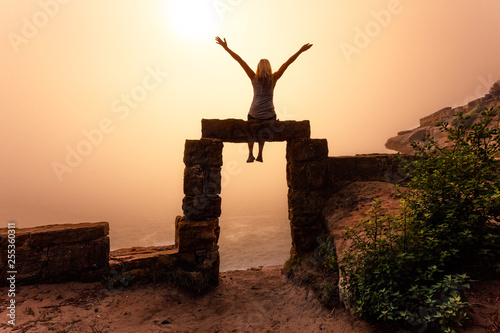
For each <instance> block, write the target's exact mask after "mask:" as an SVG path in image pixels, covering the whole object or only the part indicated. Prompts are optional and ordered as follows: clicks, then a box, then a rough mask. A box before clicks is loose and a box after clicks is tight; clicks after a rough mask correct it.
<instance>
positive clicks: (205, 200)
mask: <svg viewBox="0 0 500 333" xmlns="http://www.w3.org/2000/svg"><path fill="white" fill-rule="evenodd" d="M222 148H223V144H222V141H220V140H217V139H201V140H186V145H185V150H184V164H185V165H186V167H185V169H184V194H185V196H184V199H183V201H182V210H183V211H184V216H177V218H176V221H175V244H176V246H177V247H178V251H179V253H185V254H194V256H189V257H191V258H193V260H194V261H193V262H192V263H190V265H188V266H187V267H186V268H187V270H188V271H193V272H200V273H201V274H203V275H204V278H205V279H206V280H207V281H208V282H209V283H211V284H214V283H217V282H218V274H219V251H218V246H217V242H218V239H219V230H220V229H219V216H220V214H221V198H220V196H219V194H220V191H221V166H222Z"/></svg>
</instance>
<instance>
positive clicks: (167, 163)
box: [0, 0, 500, 230]
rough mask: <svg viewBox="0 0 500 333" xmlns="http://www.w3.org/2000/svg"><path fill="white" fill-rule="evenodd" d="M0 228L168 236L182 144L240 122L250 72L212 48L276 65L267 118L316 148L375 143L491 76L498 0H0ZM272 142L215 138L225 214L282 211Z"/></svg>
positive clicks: (352, 148) (468, 95)
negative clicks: (298, 123) (124, 228)
mask: <svg viewBox="0 0 500 333" xmlns="http://www.w3.org/2000/svg"><path fill="white" fill-rule="evenodd" d="M0 13H1V19H0V36H2V38H1V44H0V73H2V75H1V76H2V78H1V80H0V112H1V124H2V128H1V129H2V130H1V131H0V149H1V151H2V154H3V159H2V162H1V164H0V165H1V172H0V189H1V192H0V193H1V197H0V222H1V223H4V224H5V223H6V222H7V221H9V220H16V221H18V222H19V224H20V226H28V225H37V224H46V223H62V222H81V221H100V220H106V221H109V222H110V223H112V229H113V226H117V225H118V224H120V223H121V224H122V225H125V224H128V225H134V226H137V227H140V226H149V227H151V226H154V227H158V226H162V225H167V226H168V228H172V230H173V224H174V218H175V215H178V214H181V213H182V211H181V200H182V197H183V193H182V175H183V168H184V165H183V163H182V158H183V151H184V141H185V140H186V139H197V138H199V137H200V134H201V131H200V130H201V122H200V120H201V119H202V118H221V119H223V118H246V115H247V113H248V108H249V106H250V102H251V99H252V89H251V85H250V82H249V80H248V78H247V77H246V75H245V73H244V71H243V70H242V69H241V68H240V67H239V65H238V64H237V63H236V62H235V61H234V60H233V59H232V58H231V57H230V56H229V55H228V54H227V53H226V52H225V51H224V50H223V49H222V48H221V47H220V46H219V45H217V44H215V41H214V37H215V36H216V35H219V36H221V37H225V38H226V39H227V41H228V45H229V47H230V48H231V49H233V50H234V51H235V52H237V53H238V54H240V55H241V56H242V58H243V59H244V60H246V61H247V63H248V64H249V65H250V66H251V67H253V68H255V67H256V64H257V62H258V61H259V59H261V58H268V59H269V60H270V61H271V64H272V65H273V68H274V69H275V70H277V69H278V68H279V66H280V65H281V64H282V63H283V62H284V61H286V60H287V59H288V58H289V57H290V56H291V55H292V54H293V53H295V52H296V51H297V50H298V49H299V48H300V46H302V45H303V44H305V43H312V44H314V46H313V47H312V48H311V49H310V50H309V51H307V52H306V53H304V54H302V55H301V56H300V57H299V58H298V60H297V61H296V62H295V63H294V64H293V65H292V66H291V67H289V69H288V70H287V72H286V73H285V75H284V76H283V77H282V78H281V79H280V81H279V82H278V84H277V87H276V89H275V107H276V111H277V113H278V117H279V118H280V119H282V120H285V119H291V120H303V119H309V120H310V121H311V128H312V137H314V138H326V139H328V143H329V150H330V156H336V155H353V154H357V153H374V152H386V149H385V148H384V143H385V141H386V140H387V138H389V137H391V136H393V135H395V134H396V133H397V132H398V131H401V130H405V129H410V128H413V127H415V126H417V125H418V120H419V119H420V118H421V117H423V116H426V115H428V114H430V113H432V112H434V111H436V110H438V109H440V108H443V107H446V106H458V105H462V104H464V103H466V102H467V101H469V100H471V99H473V98H475V97H480V96H483V95H484V94H485V93H486V92H487V90H488V88H489V86H490V85H491V84H492V83H493V82H494V81H496V80H498V79H500V68H499V66H498V61H499V59H500V44H499V43H498V37H499V36H500V21H499V20H498V17H499V15H500V1H498V0H420V1H415V0H413V1H395V0H380V1H379V0H376V1H375V0H370V1H352V0H336V1H333V0H332V1H327V0H321V1H320V0H316V1H298V0H251V1H250V0H209V1H203V0H198V1H195V0H178V1H174V0H171V1H167V0H163V1H159V0H156V1H154V0H148V1H139V0H134V1H132V0H109V1H102V0H99V1H97V0H85V1H82V0H71V1H69V0H64V1H63V0H59V1H57V0H40V1H31V0H30V1H28V0H23V1H17V0H3V1H2V2H0ZM284 154H285V144H284V143H275V144H268V145H266V148H265V151H264V161H265V162H264V163H263V164H257V163H254V164H253V165H246V163H245V160H246V156H245V155H246V151H245V145H244V144H239V145H238V144H226V145H225V150H224V163H225V165H224V169H223V177H224V179H223V182H224V185H225V186H224V189H223V193H222V198H223V210H224V213H225V214H235V215H237V214H243V215H251V214H252V213H253V212H259V213H262V212H263V213H267V212H271V213H272V212H274V211H276V210H280V211H281V212H283V215H284V216H286V182H285V158H284Z"/></svg>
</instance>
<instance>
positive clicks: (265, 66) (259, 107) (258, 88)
mask: <svg viewBox="0 0 500 333" xmlns="http://www.w3.org/2000/svg"><path fill="white" fill-rule="evenodd" d="M215 41H216V43H217V44H219V45H220V46H222V47H223V48H224V50H226V51H227V52H228V53H229V54H230V55H231V56H232V57H233V58H234V60H236V61H237V62H238V63H239V64H240V65H241V67H243V69H244V70H245V72H246V73H247V75H248V77H249V78H250V80H251V81H252V86H253V100H252V105H251V106H250V111H249V112H248V120H252V119H259V120H276V112H275V111H274V103H273V92H274V87H275V86H276V81H278V79H279V78H280V77H281V76H282V75H283V73H284V72H285V70H286V69H287V68H288V66H290V64H291V63H292V62H294V61H295V59H297V57H298V56H299V55H300V54H301V53H302V52H304V51H307V50H309V49H310V48H311V46H312V44H304V46H302V47H301V48H300V50H299V51H298V52H297V53H295V54H294V55H293V56H291V57H290V59H288V60H287V61H286V62H285V63H284V64H283V65H281V67H280V69H279V70H278V71H277V72H276V73H273V71H272V69H271V64H270V63H269V60H267V59H261V60H260V61H259V64H258V65H257V71H256V72H255V73H254V71H253V70H252V69H251V68H250V66H248V65H247V63H246V62H245V61H243V59H241V57H240V56H239V55H237V54H236V53H234V52H233V51H232V50H230V49H229V47H228V46H227V42H226V39H225V38H224V40H222V39H221V38H220V37H215ZM253 144H254V143H253V141H252V142H248V151H249V153H248V159H247V162H248V163H251V162H253V161H255V157H254V156H253ZM263 149H264V142H263V141H262V142H261V141H259V154H258V155H257V161H258V162H262V161H263V160H262V150H263Z"/></svg>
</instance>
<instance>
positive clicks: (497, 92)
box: [490, 80, 500, 96]
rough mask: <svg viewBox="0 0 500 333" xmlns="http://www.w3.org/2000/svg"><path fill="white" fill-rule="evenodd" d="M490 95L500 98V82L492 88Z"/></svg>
mask: <svg viewBox="0 0 500 333" xmlns="http://www.w3.org/2000/svg"><path fill="white" fill-rule="evenodd" d="M490 94H491V95H492V96H500V80H498V81H497V82H495V83H494V84H493V85H492V86H491V88H490Z"/></svg>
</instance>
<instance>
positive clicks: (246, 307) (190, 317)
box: [0, 266, 372, 333]
mask: <svg viewBox="0 0 500 333" xmlns="http://www.w3.org/2000/svg"><path fill="white" fill-rule="evenodd" d="M280 269H281V267H278V266H272V267H264V268H253V269H250V270H247V271H231V272H226V273H222V274H221V281H220V285H219V287H218V288H217V289H216V290H214V291H212V292H209V293H208V294H206V295H204V296H201V297H192V296H190V295H187V294H185V293H181V292H179V291H177V290H175V289H173V288H169V287H167V286H154V285H148V286H132V287H130V288H127V289H124V290H108V289H106V288H103V287H102V285H101V284H100V283H91V284H88V283H87V284H86V283H75V282H71V283H63V284H52V285H49V284H48V285H38V286H22V287H21V288H20V291H19V293H18V294H17V295H16V301H17V308H16V326H15V327H10V326H8V325H7V317H6V312H5V311H3V312H2V313H1V314H0V331H2V332H4V331H5V332H9V331H11V330H12V331H13V332H37V333H39V332H40V333H41V332H92V333H95V332H133V333H139V332H319V331H324V332H372V329H371V327H370V325H368V324H366V323H364V322H361V321H359V320H355V319H353V318H352V317H350V316H349V315H348V314H347V313H346V312H345V311H344V310H342V309H340V308H339V309H336V310H334V311H333V312H330V311H328V310H326V309H325V308H323V307H322V306H321V305H320V304H319V302H318V301H317V300H316V299H315V297H314V295H313V294H312V293H308V292H307V291H306V290H305V289H303V288H299V287H296V286H294V285H293V284H291V283H290V282H287V281H286V279H285V278H284V277H283V275H282V274H281V270H280ZM0 292H1V294H2V295H6V289H5V288H2V289H0ZM5 299H6V298H4V297H2V301H1V303H2V304H1V310H5V305H6V302H5Z"/></svg>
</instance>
